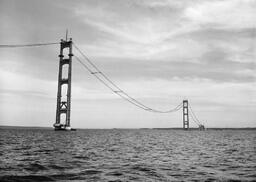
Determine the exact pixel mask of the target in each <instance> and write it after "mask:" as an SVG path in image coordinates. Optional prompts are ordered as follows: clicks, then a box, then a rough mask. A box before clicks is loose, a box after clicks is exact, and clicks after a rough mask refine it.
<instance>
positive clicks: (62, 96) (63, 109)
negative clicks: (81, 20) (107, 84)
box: [53, 37, 73, 130]
mask: <svg viewBox="0 0 256 182" xmlns="http://www.w3.org/2000/svg"><path fill="white" fill-rule="evenodd" d="M64 49H68V50H67V51H65V52H68V54H67V55H64V51H63V50H64ZM72 56H73V54H72V39H71V38H70V39H69V40H67V37H66V40H62V39H61V42H60V55H59V58H60V61H59V76H58V92H57V109H56V122H55V123H54V125H53V126H54V128H55V130H71V127H70V109H71V76H72ZM64 65H67V66H68V69H67V70H63V68H64ZM64 71H66V72H67V76H66V77H63V75H65V73H64ZM64 85H67V87H64ZM65 88H66V89H65ZM64 89H65V90H64ZM62 92H63V93H62ZM62 115H65V118H63V117H61V116H62ZM62 119H63V120H64V121H62Z"/></svg>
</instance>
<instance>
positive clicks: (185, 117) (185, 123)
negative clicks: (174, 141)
mask: <svg viewBox="0 0 256 182" xmlns="http://www.w3.org/2000/svg"><path fill="white" fill-rule="evenodd" d="M183 129H184V130H188V129H189V117H188V100H183Z"/></svg>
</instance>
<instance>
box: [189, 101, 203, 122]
mask: <svg viewBox="0 0 256 182" xmlns="http://www.w3.org/2000/svg"><path fill="white" fill-rule="evenodd" d="M188 106H189V110H190V111H191V113H192V114H191V116H192V120H193V121H194V122H195V123H196V124H197V125H198V126H200V125H202V124H201V122H200V121H199V119H198V118H197V117H196V115H195V113H194V112H193V110H192V107H191V105H190V104H189V103H188Z"/></svg>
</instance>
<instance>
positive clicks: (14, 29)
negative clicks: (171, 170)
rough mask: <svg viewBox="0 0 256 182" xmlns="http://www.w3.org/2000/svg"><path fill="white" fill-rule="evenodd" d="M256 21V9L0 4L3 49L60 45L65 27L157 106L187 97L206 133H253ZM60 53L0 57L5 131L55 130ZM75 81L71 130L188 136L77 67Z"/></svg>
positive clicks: (17, 51)
mask: <svg viewBox="0 0 256 182" xmlns="http://www.w3.org/2000/svg"><path fill="white" fill-rule="evenodd" d="M255 12H256V1H255V0H226V1H225V0H202V1H200V0H193V1H192V0H190V1H187V0H183V1H182V0H162V1H157V0H133V1H131V0H126V1H124V0H123V1H121V0H101V1H100V0H91V1H85V0H83V1H68V0H66V1H63V0H61V1H60V0H44V1H41V0H40V1H39V0H26V1H25V0H16V1H14V0H0V22H1V24H0V44H22V43H43V42H58V41H60V39H61V38H64V37H65V30H66V28H68V29H69V36H70V37H72V38H73V41H74V42H75V43H76V45H77V46H79V47H80V48H81V49H82V50H83V51H84V52H85V53H86V54H87V56H89V57H90V58H91V60H93V62H94V63H95V64H96V65H98V67H99V68H100V69H101V70H103V71H104V72H105V73H106V74H107V75H108V76H109V77H110V78H111V79H112V80H113V81H114V82H115V83H116V84H117V85H119V87H121V88H122V89H123V90H125V91H127V92H128V93H129V94H130V95H131V96H133V97H135V98H136V99H138V100H140V101H141V102H143V103H145V104H147V105H149V106H150V107H153V108H156V109H162V110H168V109H169V108H173V107H175V106H176V105H178V104H179V103H180V102H181V101H182V100H183V99H185V98H186V99H188V100H189V102H190V103H191V106H192V107H193V110H194V112H195V113H196V115H197V116H198V118H199V120H201V121H202V122H203V123H204V124H205V125H206V127H256V119H255V118H256V112H255V110H256V82H255V79H256V62H255V60H256V59H255V58H256V50H255V46H256V40H255V39H256V38H255V36H256V13H255ZM58 54H59V45H51V46H47V47H35V48H12V49H0V57H1V59H0V64H1V67H0V125H20V126H52V124H53V123H54V122H55V112H56V96H57V76H58V61H59V60H58ZM74 54H75V55H77V56H78V57H81V56H80V55H79V53H78V52H74ZM81 58H82V57H81ZM72 81H73V83H72V106H71V107H72V112H71V126H72V127H76V128H79V127H81V128H136V127H143V128H144V127H145V128H146V127H182V111H181V110H180V111H178V112H176V113H170V114H157V113H150V112H146V111H143V110H139V109H138V108H136V107H134V106H133V105H131V104H129V103H127V102H125V101H123V100H121V99H120V98H119V97H118V96H116V95H113V94H112V93H111V92H110V91H109V90H108V89H107V88H105V87H104V86H103V85H102V84H101V83H100V82H99V81H98V80H96V79H95V78H94V77H93V76H92V75H91V74H89V73H88V72H86V71H85V70H84V69H83V68H82V67H81V65H80V64H79V63H78V62H77V61H76V60H74V61H73V78H72ZM191 126H194V127H195V126H196V125H195V124H194V123H193V122H192V121H191Z"/></svg>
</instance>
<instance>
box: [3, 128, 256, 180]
mask: <svg viewBox="0 0 256 182" xmlns="http://www.w3.org/2000/svg"><path fill="white" fill-rule="evenodd" d="M255 141H256V132H255V130H254V131H253V130H207V131H182V130H152V129H141V130H139V129H134V130H128V129H127V130H122V129H112V130H78V131H74V132H65V131H58V132H55V131H53V130H52V129H25V128H20V129H0V181H61V180H63V181H67V180H76V181H79V180H80V181H256V143H255Z"/></svg>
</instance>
